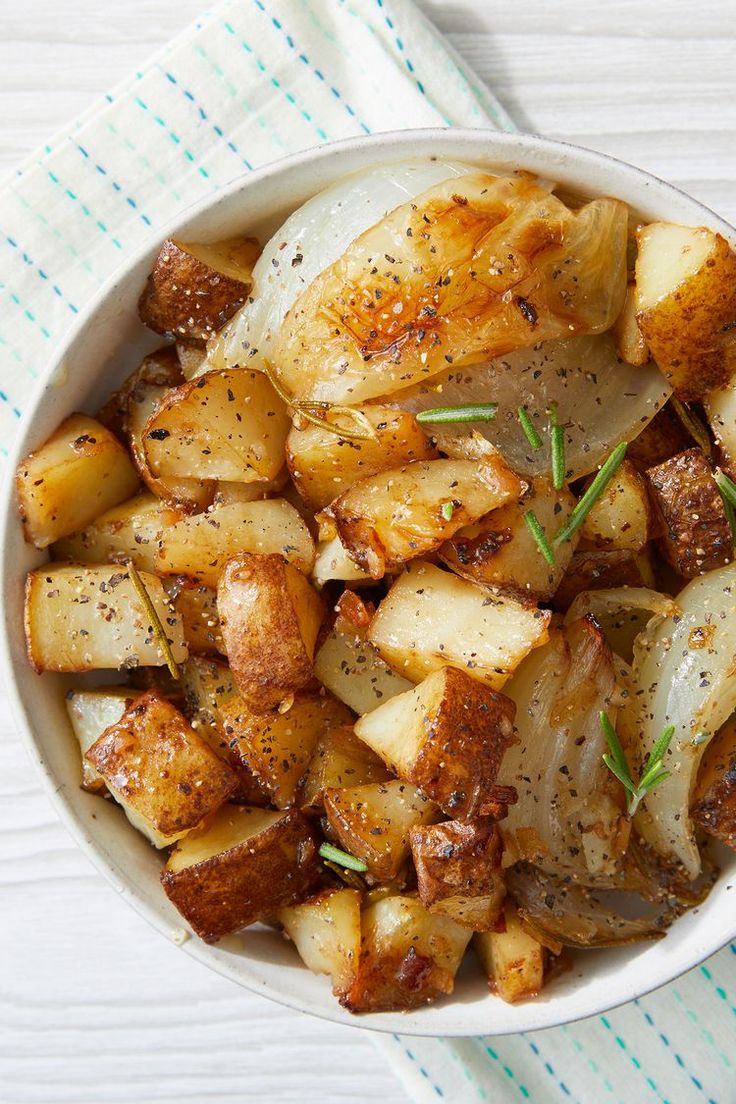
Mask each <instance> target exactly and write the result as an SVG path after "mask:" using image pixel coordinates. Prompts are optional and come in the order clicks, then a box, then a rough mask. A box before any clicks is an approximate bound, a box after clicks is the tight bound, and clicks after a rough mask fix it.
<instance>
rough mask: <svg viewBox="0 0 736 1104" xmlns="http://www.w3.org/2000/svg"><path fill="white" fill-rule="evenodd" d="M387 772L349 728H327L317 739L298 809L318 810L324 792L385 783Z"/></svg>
mask: <svg viewBox="0 0 736 1104" xmlns="http://www.w3.org/2000/svg"><path fill="white" fill-rule="evenodd" d="M390 778H391V772H390V771H389V770H388V768H387V767H386V765H385V763H384V762H383V760H381V759H379V757H378V756H377V755H376V754H375V752H373V751H371V749H370V748H369V747H368V746H367V744H364V743H363V741H362V740H359V739H358V737H357V736H356V735H355V732H354V731H353V725H352V723H351V724H344V725H340V726H339V727H338V728H332V729H329V730H328V731H327V732H325V734H324V735H323V736H320V738H319V740H318V742H317V745H316V747H315V749H314V752H313V754H312V758H311V760H310V762H309V766H308V768H307V772H306V774H305V775H304V777H303V778H302V780H301V783H300V787H299V790H300V792H299V807H300V808H302V809H312V810H318V809H321V808H322V807H323V805H324V794H325V790H328V789H338V790H339V789H342V788H344V787H346V786H362V785H364V784H365V783H367V782H388V780H389V779H390Z"/></svg>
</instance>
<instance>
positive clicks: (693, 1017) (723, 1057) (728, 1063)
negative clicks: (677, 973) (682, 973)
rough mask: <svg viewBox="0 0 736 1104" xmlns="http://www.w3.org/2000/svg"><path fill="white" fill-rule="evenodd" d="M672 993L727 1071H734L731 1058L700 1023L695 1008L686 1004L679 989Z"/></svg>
mask: <svg viewBox="0 0 736 1104" xmlns="http://www.w3.org/2000/svg"><path fill="white" fill-rule="evenodd" d="M670 992H671V993H672V996H673V997H674V998H675V1001H676V1002H677V1005H678V1006H679V1008H680V1010H681V1011H682V1012H684V1014H685V1015H686V1016H687V1018H688V1020H690V1023H692V1024H694V1025H695V1026H696V1027H697V1028H698V1030H699V1031H700V1034H701V1036H702V1038H703V1039H705V1041H706V1043H708V1045H709V1046H711V1047H712V1048H713V1050H714V1051H715V1052H716V1054H717V1055H718V1058H719V1059H720V1061H721V1062H722V1064H723V1065H724V1066H725V1067H726V1069H732V1068H733V1066H732V1063H731V1060H730V1058H728V1056H727V1055H725V1054H724V1053H723V1051H722V1050H721V1049H720V1047H719V1046H718V1043H717V1042H716V1040H715V1036H714V1035H713V1032H712V1031H709V1030H708V1029H707V1027H703V1026H702V1024H701V1023H700V1019H699V1017H698V1014H697V1012H696V1011H695V1010H694V1009H693V1008H690V1007H689V1006H688V1005H687V1004H686V1003H685V999H684V997H683V996H682V993H681V992H680V991H679V989H675V988H674V987H673V988H672V989H670Z"/></svg>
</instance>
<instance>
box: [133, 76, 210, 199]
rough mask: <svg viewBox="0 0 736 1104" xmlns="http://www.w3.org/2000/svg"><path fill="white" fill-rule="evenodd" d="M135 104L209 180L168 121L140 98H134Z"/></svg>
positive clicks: (206, 173)
mask: <svg viewBox="0 0 736 1104" xmlns="http://www.w3.org/2000/svg"><path fill="white" fill-rule="evenodd" d="M133 103H134V104H135V105H136V106H137V107H139V108H140V109H141V111H143V112H145V113H146V114H147V115H148V117H149V118H150V119H153V121H154V123H155V124H156V126H158V127H161V129H162V130H164V131H166V133H167V135H168V136H169V138H170V140H171V141H172V142H173V143H174V145H175V146H178V147H179V148H180V149H181V152H182V154H183V156H184V157H185V158H186V159H187V161H189V162H190V163H191V164H192V165H194V166H196V169H197V172H198V173H199V175H200V176H203V177H204V178H205V180H207V179H209V175H210V174H209V173H208V172H207V170H206V169H205V168H204V166H203V165H199V164H197V158H196V157H195V156H194V154H193V153H192V151H191V150H190V149H188V148H187V146H183V145H182V144H181V136H180V135H179V134H177V133H176V131H175V130H172V129H171V128H170V127H169V125H168V123H167V122H166V120H165V119H162V117H161V116H160V115H158V114H157V113H156V111H155V109H152V108H150V107H149V106H148V104H147V103H146V102H145V100H143V99H142V98H141V97H140V96H134V97H133Z"/></svg>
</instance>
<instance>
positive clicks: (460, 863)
mask: <svg viewBox="0 0 736 1104" xmlns="http://www.w3.org/2000/svg"><path fill="white" fill-rule="evenodd" d="M409 839H410V842H411V853H412V857H413V859H414V866H415V867H416V871H417V882H418V886H419V897H420V898H421V902H422V904H423V905H424V907H425V908H427V909H429V911H430V912H434V913H441V914H442V915H443V916H449V917H450V919H451V920H454V921H455V922H456V923H457V924H462V925H463V926H464V927H466V928H473V929H474V930H475V931H488V929H489V928H492V927H494V925H495V924H496V923H497V922H498V919H499V917H500V916H501V914H502V911H503V901H504V897H505V895H506V888H505V886H504V882H503V874H502V871H501V857H502V854H503V842H502V840H501V834H500V832H499V830H498V828H497V826H496V822H495V821H494V820H493V819H492V818H491V817H478V818H476V819H475V820H469V821H465V822H461V821H459V820H448V821H445V823H444V824H430V825H424V826H420V827H417V828H412V829H411V831H410V833H409Z"/></svg>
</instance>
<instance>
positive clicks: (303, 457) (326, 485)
mask: <svg viewBox="0 0 736 1104" xmlns="http://www.w3.org/2000/svg"><path fill="white" fill-rule="evenodd" d="M361 413H362V414H364V415H365V417H366V418H367V419H368V421H369V422H370V423H371V425H372V426H373V429H374V430H375V433H376V437H375V439H374V440H367V441H355V440H352V439H350V438H346V437H340V436H338V435H337V434H336V433H334V432H333V431H331V430H327V429H322V428H321V427H320V426H315V425H307V426H306V427H305V428H304V429H296V427H294V428H293V429H292V430H291V432H290V433H289V437H288V440H287V442H286V462H287V464H288V465H289V471H290V473H291V478H292V479H293V480H294V485H295V487H296V489H297V490H298V491H299V494H300V495H301V496H302V498H303V499H304V501H305V502H306V504H307V505H308V506H310V507H311V508H312V509H313V510H321V509H322V507H324V506H328V505H329V504H330V502H333V501H334V499H336V498H337V497H338V495H341V494H342V493H343V492H344V491H346V490H348V488H349V487H352V486H353V485H354V484H355V483H358V482H359V481H360V480H363V479H367V478H369V477H370V476H373V475H377V474H378V473H379V472H383V471H388V470H389V469H390V468H397V467H401V466H402V465H403V464H408V463H410V462H411V461H413V460H431V459H433V458H434V457H436V456H437V450H436V449H435V448H434V446H433V445H432V444H431V442H430V441H429V438H428V437H426V436H425V434H424V433H423V432H422V429H421V426H420V425H419V423H418V422H417V420H416V418H415V417H414V415H413V414H408V413H407V412H406V411H404V410H394V409H392V408H391V407H390V406H379V405H375V406H373V405H371V406H365V407H361Z"/></svg>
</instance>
